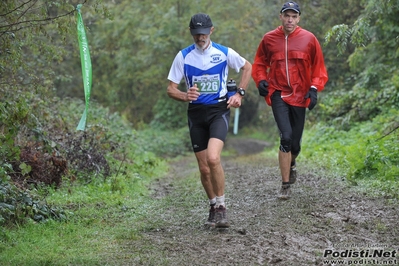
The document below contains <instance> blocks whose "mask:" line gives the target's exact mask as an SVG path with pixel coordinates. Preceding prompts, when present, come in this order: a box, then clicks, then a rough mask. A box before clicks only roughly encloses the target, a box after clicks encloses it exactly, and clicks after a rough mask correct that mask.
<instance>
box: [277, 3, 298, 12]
mask: <svg viewBox="0 0 399 266" xmlns="http://www.w3.org/2000/svg"><path fill="white" fill-rule="evenodd" d="M287 10H292V11H295V12H297V13H299V15H300V14H301V9H300V8H299V5H298V4H297V3H295V2H292V1H290V2H287V3H285V4H284V5H283V7H282V8H281V11H280V13H283V12H285V11H287Z"/></svg>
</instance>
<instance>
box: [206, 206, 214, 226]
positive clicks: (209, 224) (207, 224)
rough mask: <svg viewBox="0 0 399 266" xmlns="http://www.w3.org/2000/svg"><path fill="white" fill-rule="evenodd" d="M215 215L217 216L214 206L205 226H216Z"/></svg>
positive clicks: (210, 210)
mask: <svg viewBox="0 0 399 266" xmlns="http://www.w3.org/2000/svg"><path fill="white" fill-rule="evenodd" d="M215 215H216V208H215V207H214V206H212V207H211V208H210V209H209V217H208V220H207V221H206V222H205V226H210V227H213V226H215V223H216V220H215Z"/></svg>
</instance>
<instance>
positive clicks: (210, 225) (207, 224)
mask: <svg viewBox="0 0 399 266" xmlns="http://www.w3.org/2000/svg"><path fill="white" fill-rule="evenodd" d="M215 225H216V224H215V223H205V224H204V226H205V227H215Z"/></svg>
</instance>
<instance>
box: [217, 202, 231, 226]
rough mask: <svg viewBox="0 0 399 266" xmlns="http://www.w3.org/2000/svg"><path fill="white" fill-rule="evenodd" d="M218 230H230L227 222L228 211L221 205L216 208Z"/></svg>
mask: <svg viewBox="0 0 399 266" xmlns="http://www.w3.org/2000/svg"><path fill="white" fill-rule="evenodd" d="M215 218H216V224H215V227H216V228H228V227H229V226H230V224H229V222H228V220H227V210H226V207H224V206H222V205H220V206H219V207H218V208H216V217H215Z"/></svg>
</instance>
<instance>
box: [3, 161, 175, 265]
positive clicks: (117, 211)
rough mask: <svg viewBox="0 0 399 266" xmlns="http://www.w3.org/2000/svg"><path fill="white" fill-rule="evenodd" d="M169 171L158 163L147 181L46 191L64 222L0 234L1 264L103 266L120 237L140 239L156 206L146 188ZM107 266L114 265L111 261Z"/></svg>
mask: <svg viewBox="0 0 399 266" xmlns="http://www.w3.org/2000/svg"><path fill="white" fill-rule="evenodd" d="M166 170H167V166H166V164H165V163H160V164H159V165H158V166H157V168H156V169H154V171H153V172H152V174H151V176H149V177H147V178H136V179H129V180H123V181H119V182H120V184H119V185H120V186H123V187H124V189H123V190H117V191H115V190H114V189H113V186H115V184H114V183H115V178H111V179H110V180H109V181H107V182H105V183H93V184H89V185H87V186H81V185H79V186H75V187H72V188H71V187H69V188H66V187H65V188H62V189H59V190H56V191H55V190H54V191H50V195H49V196H47V201H48V203H49V204H54V205H57V206H62V207H63V208H64V209H68V210H69V211H70V217H69V219H68V221H67V222H55V221H51V220H49V221H47V222H45V223H34V222H30V223H28V224H25V225H21V226H18V227H16V228H13V229H11V230H7V231H3V236H2V238H1V239H2V241H1V243H0V252H1V256H0V265H107V263H105V262H106V261H107V257H108V256H107V254H110V252H114V251H115V250H116V249H117V246H118V241H120V240H121V239H135V238H139V234H137V231H138V230H142V229H143V228H145V227H146V226H148V223H147V217H146V213H147V212H149V211H150V209H151V208H154V206H156V204H154V199H152V198H151V197H150V196H149V190H148V184H149V183H150V182H151V181H153V180H154V178H156V177H159V176H161V175H163V174H164V173H165V172H166ZM108 265H115V264H114V263H112V262H110V263H109V264H108Z"/></svg>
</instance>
